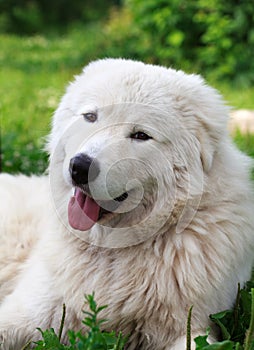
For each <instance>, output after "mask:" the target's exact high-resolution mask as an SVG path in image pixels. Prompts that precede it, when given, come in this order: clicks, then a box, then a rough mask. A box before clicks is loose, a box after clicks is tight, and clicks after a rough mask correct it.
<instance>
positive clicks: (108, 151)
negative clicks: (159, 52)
mask: <svg viewBox="0 0 254 350" xmlns="http://www.w3.org/2000/svg"><path fill="white" fill-rule="evenodd" d="M226 116H227V109H226V108H225V107H224V105H223V103H222V102H221V99H220V96H219V95H218V94H217V93H216V91H214V90H213V89H212V88H210V87H208V86H206V85H205V84H204V82H203V80H202V79H201V78H200V77H198V76H195V75H186V74H184V73H183V72H181V71H175V70H172V69H166V68H163V67H156V66H152V65H145V64H143V63H141V62H133V61H129V60H121V59H116V60H114V59H108V60H101V61H96V62H94V63H92V64H90V65H89V66H88V67H86V68H85V69H84V71H83V73H82V74H81V75H80V76H78V77H76V80H75V81H74V82H73V83H72V84H71V85H70V86H69V87H68V89H67V92H66V94H65V96H64V97H63V99H62V101H61V103H60V105H59V108H58V109H57V111H56V113H55V116H54V121H53V128H52V133H51V135H50V139H49V149H50V154H51V161H50V175H51V176H50V177H51V183H52V186H51V188H52V192H53V197H54V199H55V203H56V209H57V210H58V211H59V213H60V216H61V217H62V218H63V220H65V219H64V218H65V217H68V223H66V225H67V226H68V227H69V229H71V230H72V231H73V232H79V233H81V232H88V231H89V235H94V236H96V234H97V235H98V232H100V234H101V233H103V235H108V232H111V233H112V232H113V231H114V229H117V232H118V237H119V232H120V231H121V230H123V231H121V232H124V234H126V237H129V235H130V232H133V233H134V236H135V237H136V238H135V239H136V242H135V243H138V242H139V241H140V240H144V239H145V238H148V236H149V235H150V233H151V234H155V233H157V232H159V231H160V229H161V228H162V227H163V226H164V224H165V223H167V227H171V226H172V225H176V224H177V222H178V220H179V218H180V217H181V215H182V212H183V210H184V208H185V207H186V202H187V201H188V200H193V199H194V198H199V199H200V196H202V190H203V181H204V174H205V176H208V174H209V172H210V171H211V168H212V165H213V159H214V155H215V154H216V151H217V148H218V145H219V144H220V142H221V140H222V139H223V137H224V136H225V134H226ZM148 228H149V229H148ZM148 231H151V232H150V233H149V234H148V233H147V232H148ZM137 232H138V233H140V232H144V234H142V235H141V236H142V238H141V239H140V237H139V238H137V237H138V235H137ZM128 242H129V240H128ZM128 244H130V242H129V243H128Z"/></svg>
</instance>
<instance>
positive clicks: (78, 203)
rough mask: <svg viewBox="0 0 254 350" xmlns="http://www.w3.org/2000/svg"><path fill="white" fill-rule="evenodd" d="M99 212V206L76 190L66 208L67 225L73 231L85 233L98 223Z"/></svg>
mask: <svg viewBox="0 0 254 350" xmlns="http://www.w3.org/2000/svg"><path fill="white" fill-rule="evenodd" d="M99 211H100V206H99V204H97V203H96V202H95V200H94V199H92V198H90V197H88V196H86V195H85V194H84V193H83V192H81V190H80V189H78V188H77V189H76V192H75V194H74V196H73V197H71V199H70V202H69V206H68V218H69V224H70V225H71V227H72V228H74V229H75V230H80V231H87V230H89V229H90V228H91V227H92V226H93V225H94V224H95V223H96V222H97V221H98V218H99Z"/></svg>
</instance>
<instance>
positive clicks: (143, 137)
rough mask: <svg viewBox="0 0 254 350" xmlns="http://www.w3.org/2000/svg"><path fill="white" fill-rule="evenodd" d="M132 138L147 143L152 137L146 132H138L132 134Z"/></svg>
mask: <svg viewBox="0 0 254 350" xmlns="http://www.w3.org/2000/svg"><path fill="white" fill-rule="evenodd" d="M130 138H131V139H134V140H140V141H147V140H150V139H151V138H152V137H151V136H149V135H147V134H146V133H145V132H143V131H137V132H135V133H132V134H131V135H130Z"/></svg>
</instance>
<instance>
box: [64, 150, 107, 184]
mask: <svg viewBox="0 0 254 350" xmlns="http://www.w3.org/2000/svg"><path fill="white" fill-rule="evenodd" d="M69 171H70V175H71V178H72V180H73V182H74V184H75V185H82V184H87V183H88V181H93V180H95V179H96V177H97V176H98V175H99V172H100V169H99V164H98V162H97V160H96V159H94V158H91V157H89V156H88V155H86V154H83V153H79V154H77V155H76V156H75V157H73V158H72V159H71V160H70V165H69Z"/></svg>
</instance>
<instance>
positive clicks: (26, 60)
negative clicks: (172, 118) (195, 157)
mask: <svg viewBox="0 0 254 350" xmlns="http://www.w3.org/2000/svg"><path fill="white" fill-rule="evenodd" d="M102 29H103V27H98V25H95V26H92V27H88V28H87V27H85V28H84V27H77V28H75V29H73V30H71V31H70V32H69V33H68V34H66V35H64V36H51V37H47V36H34V37H18V36H14V35H3V34H2V35H0V42H1V52H0V65H1V67H2V69H1V70H0V96H1V99H0V115H1V148H2V170H3V171H6V172H10V173H17V172H22V173H26V174H30V173H42V172H43V171H44V170H45V168H46V166H47V156H46V154H45V152H42V151H41V149H42V148H43V144H44V139H43V138H44V137H45V136H46V135H47V133H48V132H49V129H50V120H51V116H52V114H53V111H54V110H55V108H56V107H57V105H58V102H59V100H60V97H61V95H62V94H63V93H64V90H65V86H66V85H67V83H68V82H69V81H70V80H72V79H73V75H74V74H78V73H79V72H80V71H81V69H82V67H83V66H84V65H85V64H87V63H88V62H89V61H90V60H93V59H96V58H99V57H102V56H103V53H105V55H107V52H108V51H107V50H108V47H107V45H108V44H107V45H106V40H107V37H106V34H105V32H104V31H103V30H102ZM110 51H111V52H114V49H112V48H110ZM117 52H119V48H118V51H117ZM213 85H215V87H216V88H218V89H219V90H220V91H221V92H222V93H223V95H224V98H225V100H226V101H228V103H229V104H230V105H231V106H233V107H234V108H253V109H254V100H253V95H254V88H247V89H244V90H243V89H242V88H239V87H237V86H229V85H227V84H218V83H216V82H215V83H214V84H213ZM237 142H238V144H241V147H242V149H243V150H244V151H245V148H244V143H245V141H244V139H242V140H240V137H239V136H238V141H237ZM247 147H248V153H250V154H251V155H253V154H254V143H253V142H251V143H250V144H248V145H247Z"/></svg>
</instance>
